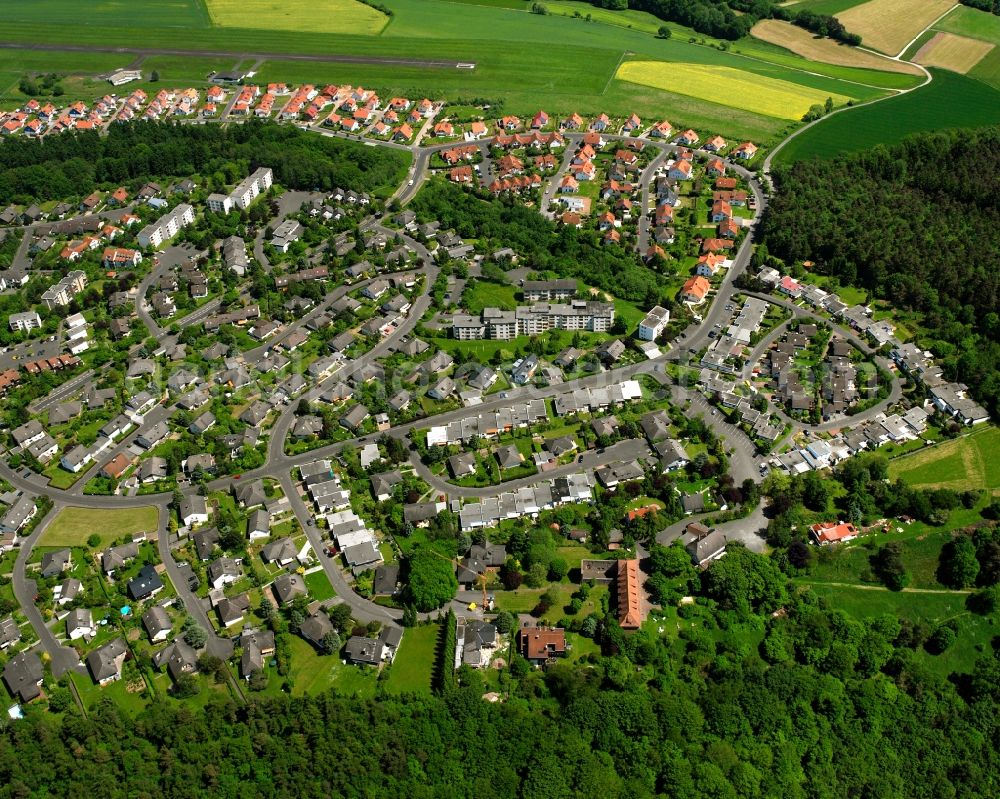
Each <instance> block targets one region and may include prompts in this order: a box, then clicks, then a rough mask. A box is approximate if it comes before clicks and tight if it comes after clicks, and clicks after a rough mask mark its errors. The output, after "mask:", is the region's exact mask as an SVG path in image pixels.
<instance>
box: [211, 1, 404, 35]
mask: <svg viewBox="0 0 1000 799" xmlns="http://www.w3.org/2000/svg"><path fill="white" fill-rule="evenodd" d="M207 3H208V13H209V15H210V16H211V17H212V23H213V24H215V25H218V26H219V27H221V28H262V29H265V30H267V29H270V30H277V31H304V32H311V33H360V34H375V33H378V32H379V31H381V30H382V28H384V27H385V24H386V23H387V22H388V21H389V19H388V17H386V16H385V15H384V14H382V13H381V12H379V11H376V10H375V9H374V8H371V7H370V6H366V5H365V4H364V3H359V2H357V0H312V2H311V1H310V0H207Z"/></svg>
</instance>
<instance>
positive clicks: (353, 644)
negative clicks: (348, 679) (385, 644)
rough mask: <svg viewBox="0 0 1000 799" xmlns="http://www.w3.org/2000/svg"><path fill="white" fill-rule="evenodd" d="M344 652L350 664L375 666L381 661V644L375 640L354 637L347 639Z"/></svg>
mask: <svg viewBox="0 0 1000 799" xmlns="http://www.w3.org/2000/svg"><path fill="white" fill-rule="evenodd" d="M344 652H345V654H346V655H347V659H348V660H349V661H351V663H364V664H367V665H369V666H376V665H378V664H379V663H380V662H381V660H382V642H381V641H379V640H378V639H375V638H362V637H361V636H358V635H354V636H352V637H351V638H349V639H348V641H347V644H346V646H345V647H344Z"/></svg>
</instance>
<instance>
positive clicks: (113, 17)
mask: <svg viewBox="0 0 1000 799" xmlns="http://www.w3.org/2000/svg"><path fill="white" fill-rule="evenodd" d="M3 18H4V19H5V20H10V21H13V22H37V23H42V24H52V25H81V26H86V27H93V28H100V27H118V26H120V25H123V24H125V25H129V24H132V25H149V26H150V27H158V28H207V27H209V25H210V24H211V20H210V19H209V16H208V11H207V9H206V7H205V3H204V2H203V1H202V0H99V2H93V3H86V4H84V5H81V4H80V3H79V2H76V0H6V2H4V4H3Z"/></svg>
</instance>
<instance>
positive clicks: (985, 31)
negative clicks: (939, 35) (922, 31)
mask: <svg viewBox="0 0 1000 799" xmlns="http://www.w3.org/2000/svg"><path fill="white" fill-rule="evenodd" d="M933 30H934V31H945V32H947V33H955V34H958V35H960V36H968V37H970V38H972V39H980V40H982V41H985V42H989V43H990V44H992V45H993V49H992V50H990V52H988V53H987V54H986V55H985V56H984V57H983V59H982V60H981V61H980V62H979V63H978V64H976V65H975V66H974V67H973V68H972V69H970V70H969V71H968V73H966V74H967V76H968V77H970V78H976V79H977V80H981V81H983V82H984V83H988V84H989V85H990V86H993V87H994V88H995V89H1000V17H998V16H996V15H995V14H989V13H987V12H985V11H980V10H979V9H976V8H969V7H968V6H956V7H955V9H954V10H953V11H952V12H951V13H950V14H948V16H946V17H945V18H944V19H942V20H941V21H940V22H938V23H937V24H936V25H935V26H934V29H933ZM928 34H929V35H928V36H927V37H926V38H930V36H933V31H929V32H928ZM924 41H925V37H921V41H919V42H917V43H916V44H915V45H914V47H915V48H919V47H920V46H921V45H922V44H923V43H924ZM909 52H915V50H914V48H910V51H909Z"/></svg>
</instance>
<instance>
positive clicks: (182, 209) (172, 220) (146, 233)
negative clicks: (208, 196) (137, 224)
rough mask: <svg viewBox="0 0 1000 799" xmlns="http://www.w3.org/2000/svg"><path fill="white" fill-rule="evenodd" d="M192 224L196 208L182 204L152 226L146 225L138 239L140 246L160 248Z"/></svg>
mask: <svg viewBox="0 0 1000 799" xmlns="http://www.w3.org/2000/svg"><path fill="white" fill-rule="evenodd" d="M192 222H194V208H192V207H191V206H190V205H188V204H187V203H181V204H180V205H178V206H177V207H176V208H174V210H172V211H170V212H169V213H166V214H164V215H163V216H161V217H160V218H159V219H157V220H156V221H155V222H153V223H152V224H149V225H146V227H144V228H143V229H142V230H140V231H139V235H138V236H137V237H136V238H138V240H139V244H140V246H142V247H144V248H145V247H159V246H160V245H161V244H162V243H163V242H165V241H167V240H169V239H171V238H173V237H174V236H176V235H177V234H178V233H179V232H180V231H181V229H182V228H185V227H187V226H188V225H190V224H191V223H192Z"/></svg>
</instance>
